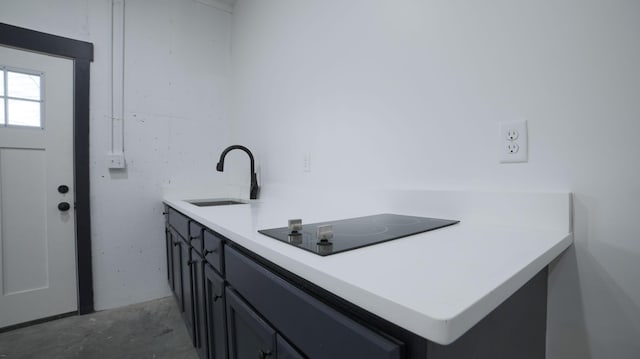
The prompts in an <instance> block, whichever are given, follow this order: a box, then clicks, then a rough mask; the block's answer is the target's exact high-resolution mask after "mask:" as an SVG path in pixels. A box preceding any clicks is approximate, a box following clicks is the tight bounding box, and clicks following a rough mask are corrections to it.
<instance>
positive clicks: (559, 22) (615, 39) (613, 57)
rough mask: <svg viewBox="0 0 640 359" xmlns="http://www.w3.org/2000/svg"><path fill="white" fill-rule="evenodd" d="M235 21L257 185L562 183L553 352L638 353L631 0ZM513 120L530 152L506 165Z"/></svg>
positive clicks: (306, 7)
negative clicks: (565, 224)
mask: <svg viewBox="0 0 640 359" xmlns="http://www.w3.org/2000/svg"><path fill="white" fill-rule="evenodd" d="M233 21H234V25H233V41H232V44H233V55H232V62H233V64H234V67H235V69H234V80H233V87H234V97H233V101H234V103H233V119H234V126H235V127H234V133H233V138H234V139H235V140H236V142H240V143H243V144H245V145H247V146H249V147H250V148H251V149H252V150H253V151H254V153H255V154H256V156H257V158H258V160H259V162H260V163H261V168H262V185H263V186H264V187H267V186H269V185H270V184H282V183H285V184H298V185H326V184H330V185H331V184H344V183H348V184H352V185H369V186H380V187H382V186H394V187H426V188H440V187H446V188H451V187H454V188H470V189H474V188H476V189H496V188H498V189H512V190H523V191H531V190H534V191H535V190H554V189H561V190H571V191H573V192H574V193H575V249H572V250H570V251H569V252H568V253H566V254H565V255H564V256H563V258H562V259H561V260H560V261H559V262H558V263H556V265H555V266H554V268H553V271H552V274H551V278H550V284H549V286H550V292H549V313H548V314H549V327H548V337H549V340H548V352H549V355H548V357H549V358H550V359H556V358H557V359H559V358H562V359H566V358H576V359H590V358H594V359H595V358H598V359H599V358H603V359H604V358H616V359H624V358H629V359H631V358H638V355H640V342H638V338H640V285H639V284H638V283H639V282H638V273H640V221H638V220H637V216H638V213H640V201H639V199H640V161H639V160H638V158H637V157H638V154H640V141H639V140H638V138H637V136H638V134H640V118H639V116H640V41H638V34H640V2H638V1H623V0H613V1H606V2H603V1H577V0H574V1H570V0H568V1H562V2H554V3H553V4H552V3H549V2H535V1H526V2H525V1H489V2H487V1H484V2H478V3H472V2H465V3H464V4H462V3H460V2H451V1H413V0H398V1H371V0H352V1H340V2H338V1H326V0H309V1H294V0H271V1H262V0H239V1H238V3H237V4H236V7H235V9H234V16H233ZM520 118H525V119H527V120H528V121H529V146H530V148H529V150H530V153H529V162H528V163H525V164H499V163H498V155H497V148H498V123H499V122H500V121H512V120H517V119H520ZM305 152H309V153H310V154H311V167H312V168H311V172H309V173H305V172H303V155H304V153H305ZM406 280H407V282H409V281H410V279H406Z"/></svg>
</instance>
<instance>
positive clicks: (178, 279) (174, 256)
mask: <svg viewBox="0 0 640 359" xmlns="http://www.w3.org/2000/svg"><path fill="white" fill-rule="evenodd" d="M169 236H170V237H171V271H172V273H173V274H172V277H173V288H172V289H173V295H174V296H175V297H176V301H177V302H178V307H179V308H180V312H184V295H182V292H183V289H182V287H183V285H182V283H183V279H182V247H183V243H182V241H181V240H180V236H178V234H177V233H176V232H175V231H174V230H173V229H169Z"/></svg>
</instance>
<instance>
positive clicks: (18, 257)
mask: <svg viewBox="0 0 640 359" xmlns="http://www.w3.org/2000/svg"><path fill="white" fill-rule="evenodd" d="M0 67H1V69H0V73H1V74H0V79H2V81H0V328H2V327H6V326H10V325H13V324H18V323H24V322H27V321H31V320H35V319H41V318H46V317H50V316H54V315H58V314H63V313H69V312H73V311H76V310H77V308H78V300H77V287H76V281H77V278H76V255H75V213H74V209H73V206H74V195H73V193H74V190H73V185H74V179H73V62H72V61H71V60H68V59H63V58H58V57H53V56H48V55H42V54H37V53H33V52H29V51H22V50H16V49H12V48H8V47H3V46H0ZM61 185H64V186H67V187H68V188H69V190H68V192H66V193H61V192H64V189H62V191H59V188H58V187H59V186H61ZM60 203H63V204H62V205H61V208H62V209H59V208H58V205H59V204H60ZM64 203H68V204H69V207H70V208H69V209H68V210H66V211H65V210H64V207H65V205H64Z"/></svg>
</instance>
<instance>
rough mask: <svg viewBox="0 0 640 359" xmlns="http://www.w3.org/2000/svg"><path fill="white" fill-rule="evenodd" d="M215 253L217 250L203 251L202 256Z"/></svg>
mask: <svg viewBox="0 0 640 359" xmlns="http://www.w3.org/2000/svg"><path fill="white" fill-rule="evenodd" d="M217 251H218V250H217V249H212V250H208V249H205V250H204V255H205V256H206V255H207V254H209V253H215V252H217Z"/></svg>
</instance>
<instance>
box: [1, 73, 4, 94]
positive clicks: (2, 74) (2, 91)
mask: <svg viewBox="0 0 640 359" xmlns="http://www.w3.org/2000/svg"><path fill="white" fill-rule="evenodd" d="M0 96H4V70H0Z"/></svg>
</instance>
